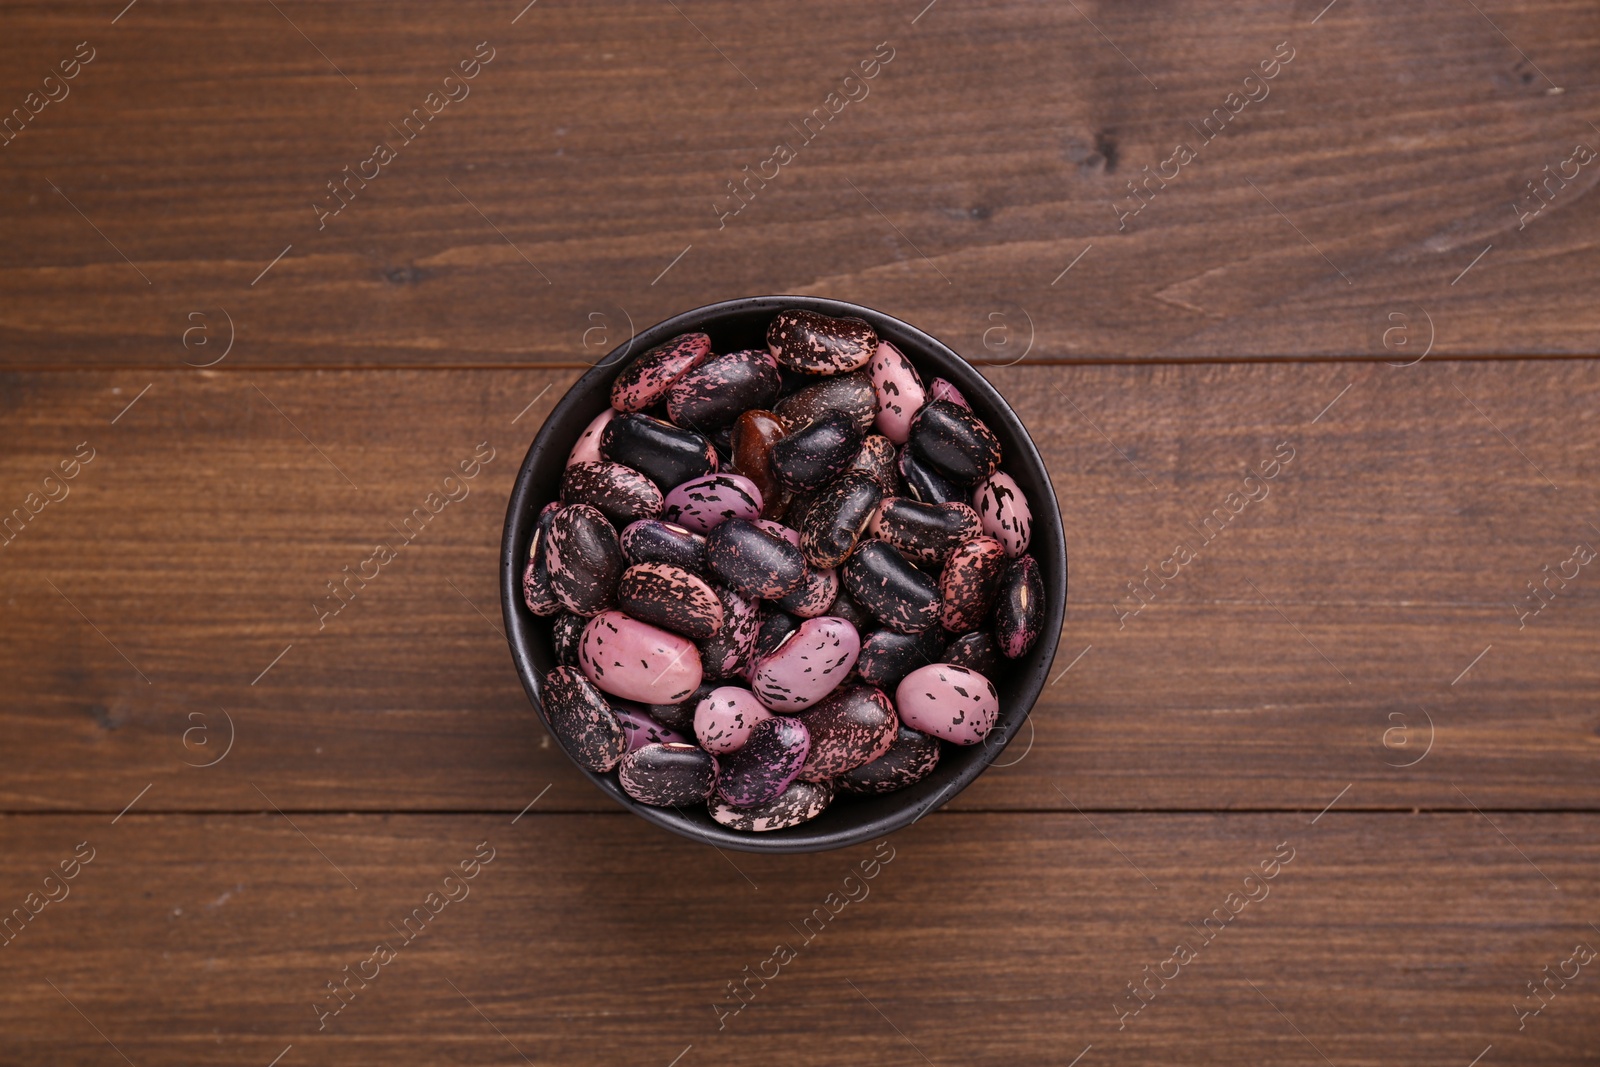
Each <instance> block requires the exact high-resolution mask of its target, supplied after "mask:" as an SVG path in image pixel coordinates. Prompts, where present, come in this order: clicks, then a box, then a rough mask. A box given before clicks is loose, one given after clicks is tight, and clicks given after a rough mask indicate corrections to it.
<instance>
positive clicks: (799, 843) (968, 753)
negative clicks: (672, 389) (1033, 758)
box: [501, 296, 1067, 852]
mask: <svg viewBox="0 0 1600 1067" xmlns="http://www.w3.org/2000/svg"><path fill="white" fill-rule="evenodd" d="M785 308H806V309H809V310H812V311H817V312H820V313H822V314H824V315H834V316H839V315H854V316H856V317H858V318H862V319H865V320H866V321H867V322H869V323H871V324H872V326H873V328H874V329H876V330H877V331H878V336H879V337H881V338H883V339H885V340H888V341H890V342H892V343H893V344H894V345H895V346H896V347H898V348H899V349H900V350H901V351H902V352H904V353H905V354H906V356H907V357H908V358H909V359H910V360H911V361H912V362H913V363H914V364H915V365H916V366H917V369H918V370H919V371H920V372H921V374H922V378H923V381H924V382H929V381H931V380H932V379H933V378H936V377H942V378H947V379H949V380H950V381H951V382H953V383H954V384H955V385H956V387H957V388H959V389H960V390H961V392H962V393H963V395H965V396H966V398H967V400H968V402H969V403H970V404H971V405H972V408H973V410H974V411H975V412H976V413H977V414H978V416H979V417H980V418H982V419H983V420H984V422H986V423H987V424H988V425H989V427H990V429H992V430H993V431H994V432H995V434H996V435H997V436H998V437H999V439H1000V443H1001V448H1002V461H1001V468H1002V469H1003V470H1004V471H1006V473H1008V474H1010V475H1011V476H1012V477H1013V478H1015V479H1016V481H1017V484H1018V485H1019V486H1020V487H1021V488H1022V491H1023V492H1024V493H1025V494H1027V497H1028V501H1029V504H1030V505H1031V507H1032V510H1033V540H1032V543H1031V546H1030V548H1029V552H1030V553H1031V554H1032V555H1033V556H1034V558H1035V559H1037V560H1038V562H1039V567H1040V571H1041V573H1042V575H1043V577H1044V586H1045V603H1046V610H1045V623H1044V628H1043V630H1042V631H1041V633H1040V636H1039V640H1038V642H1037V643H1036V644H1035V645H1034V647H1033V648H1032V649H1030V650H1029V651H1028V653H1027V655H1025V656H1023V657H1021V658H1020V659H1017V660H1010V661H1005V662H1004V663H1003V666H1002V669H1000V670H998V671H996V672H995V673H996V675H997V677H995V678H993V679H991V680H992V681H993V682H994V685H995V689H996V690H997V691H998V693H999V696H1000V719H999V721H998V722H997V723H996V725H995V728H994V730H993V731H992V732H991V733H990V735H989V737H988V738H987V739H986V740H985V741H984V743H982V744H979V745H972V746H970V747H957V746H955V745H950V744H945V745H944V746H943V749H944V751H943V754H942V755H941V757H940V761H939V766H938V767H937V768H935V769H934V771H933V773H932V774H930V775H928V777H926V778H924V779H923V780H922V781H920V782H917V783H916V784H915V785H912V786H910V787H909V788H906V789H902V790H900V791H898V792H895V793H888V794H885V795H882V796H876V797H849V796H843V795H841V796H840V797H839V798H838V799H837V800H835V801H834V803H833V804H832V805H831V806H830V807H829V808H828V810H827V811H825V812H823V813H822V814H821V815H820V816H818V817H817V818H815V819H813V820H811V821H810V822H807V823H802V824H801V825H799V826H795V827H791V828H789V829H787V830H775V831H770V832H767V833H761V834H750V833H740V832H737V831H733V830H730V829H728V828H727V827H724V826H722V825H720V824H718V823H717V822H715V821H713V820H712V818H711V816H710V815H709V814H707V812H706V811H705V810H704V809H703V808H699V809H695V810H678V809H672V808H656V807H651V806H649V805H645V804H640V803H638V802H636V801H635V800H633V799H632V798H631V797H629V796H628V795H627V794H626V793H624V792H623V791H622V788H621V787H620V786H619V785H617V783H616V781H615V778H614V776H613V775H604V774H595V773H593V772H591V771H588V770H584V773H585V774H587V775H588V776H589V777H590V779H592V780H593V781H594V783H595V784H596V785H597V786H599V787H600V789H602V790H603V791H605V792H606V793H607V794H608V795H610V796H611V797H612V799H614V800H615V801H616V802H617V803H619V804H621V805H622V806H624V807H626V808H628V809H630V810H631V811H633V812H635V813H637V814H638V815H640V816H643V817H644V818H646V819H649V820H650V821H651V822H653V823H656V824H658V825H660V826H664V827H666V828H667V829H669V830H672V831H674V832H676V833H679V834H682V835H684V836H685V837H689V838H693V839H695V840H697V841H704V842H708V843H711V844H715V845H717V846H719V847H723V848H733V849H739V850H742V851H747V852H814V851H820V850H823V849H829V848H841V847H843V846H846V845H852V844H856V843H858V842H861V841H866V840H871V839H872V838H876V837H881V836H882V835H884V834H886V833H889V832H890V831H893V830H895V829H898V828H899V827H901V826H905V825H907V824H908V823H911V822H915V821H916V820H917V819H918V818H920V817H921V816H922V814H923V813H924V812H925V811H927V810H930V809H931V808H933V807H935V806H937V805H939V804H942V803H944V802H945V801H946V800H948V799H949V798H950V797H952V796H954V795H955V794H956V793H958V792H960V791H961V789H963V788H964V787H965V786H966V785H967V783H968V782H970V781H972V779H974V778H976V777H977V776H978V774H979V773H980V772H982V770H983V769H984V768H985V767H987V766H988V765H989V764H990V763H991V762H993V761H994V759H995V757H996V756H998V755H999V753H1000V751H1001V750H1002V749H1003V748H1004V747H1005V745H1006V743H1007V742H1008V741H1010V739H1011V738H1012V737H1014V736H1015V735H1016V732H1017V730H1018V728H1019V727H1021V725H1022V724H1023V722H1024V720H1025V719H1026V718H1027V715H1028V712H1029V710H1030V709H1031V708H1032V707H1033V704H1034V701H1035V700H1036V699H1037V698H1038V695H1039V692H1040V690H1041V689H1042V688H1043V687H1044V685H1045V684H1046V682H1047V681H1048V674H1049V670H1050V665H1051V663H1052V662H1053V660H1054V658H1055V651H1056V642H1057V640H1058V639H1059V636H1060V632H1061V621H1062V618H1063V615H1064V613H1065V610H1066V601H1067V554H1066V544H1065V540H1064V537H1063V533H1062V527H1061V513H1060V510H1059V508H1058V506H1057V503H1056V496H1055V490H1054V489H1053V488H1052V487H1051V484H1050V476H1049V474H1048V472H1047V471H1046V470H1045V466H1044V461H1043V460H1041V459H1040V457H1039V453H1038V450H1037V449H1036V448H1034V445H1033V441H1032V440H1031V439H1030V438H1029V437H1028V433H1027V430H1026V429H1024V427H1023V425H1022V423H1021V421H1020V420H1019V419H1018V418H1017V417H1016V414H1015V413H1014V412H1013V411H1012V410H1011V407H1010V405H1008V404H1007V403H1006V402H1005V400H1004V399H1003V398H1001V396H1000V394H999V393H998V392H996V391H995V389H994V388H993V386H991V385H990V384H989V383H988V382H987V381H986V380H985V379H984V378H983V376H982V375H980V374H979V373H978V372H977V371H976V370H974V369H973V368H972V366H971V365H970V364H968V363H967V361H966V360H964V359H962V358H961V357H960V356H958V355H956V353H955V352H953V351H952V350H951V349H950V348H948V347H946V346H945V345H944V344H942V343H940V342H939V341H937V340H935V339H934V338H932V337H930V336H928V335H927V334H925V333H923V332H922V331H921V330H918V329H916V328H915V327H912V326H909V325H907V324H906V323H904V322H901V321H900V320H899V319H896V318H893V317H891V316H889V315H885V314H883V313H881V312H878V311H873V310H871V309H870V308H864V307H859V306H857V305H854V304H847V303H843V302H841V301H837V300H827V299H824V298H821V297H807V296H766V297H747V298H744V299H740V300H730V301H725V302H723V303H720V304H711V305H708V306H706V307H703V308H697V309H696V310H694V311H689V312H686V313H684V314H682V315H678V316H676V317H674V318H671V319H668V320H666V321H665V322H662V323H659V324H657V325H655V326H652V327H651V328H650V329H648V330H645V331H644V332H642V333H640V334H638V335H637V336H636V337H634V338H633V339H632V340H631V341H629V342H628V343H627V344H624V345H621V346H619V347H618V348H617V349H615V350H613V351H612V352H611V353H610V354H609V355H607V356H606V358H605V359H603V360H601V361H600V362H599V364H597V365H596V366H595V367H593V368H592V369H590V370H589V371H588V372H587V373H585V374H584V375H583V377H582V378H580V379H578V381H577V383H576V384H574V385H573V386H572V388H571V389H570V390H569V391H568V392H567V395H566V396H565V397H563V398H562V400H561V401H560V403H558V404H557V405H556V407H555V409H554V410H553V411H552V412H551V413H550V416H549V418H548V419H546V421H545V424H544V426H543V428H541V429H540V431H539V433H538V435H537V436H536V437H535V438H534V440H533V444H532V445H531V446H529V449H528V455H527V457H526V458H525V459H524V460H523V463H522V469H521V471H520V473H519V474H518V475H517V482H516V485H515V487H514V488H513V490H512V493H511V500H510V503H509V505H508V509H507V513H506V528H505V534H504V538H503V541H502V544H501V602H502V608H503V611H504V613H505V620H506V632H507V636H508V637H509V639H510V643H511V653H512V656H513V658H514V659H515V660H516V664H517V671H518V673H519V674H520V675H521V676H522V684H523V686H524V688H526V689H527V691H528V696H529V698H530V699H531V700H532V701H533V703H534V705H535V706H536V707H538V708H539V709H540V713H541V715H542V714H543V702H542V700H541V696H540V688H541V679H543V677H544V675H545V673H546V672H547V671H549V670H550V669H551V668H552V667H554V666H555V655H554V652H553V650H552V648H551V644H550V621H549V620H547V619H542V618H539V617H537V616H535V615H533V614H532V613H531V612H529V611H528V609H527V606H526V605H525V604H524V603H523V601H522V571H523V569H524V567H525V565H526V561H527V558H528V543H529V541H530V540H531V538H532V535H533V527H534V520H535V518H536V516H537V514H538V511H539V509H540V508H541V507H542V506H543V505H544V504H545V503H547V502H548V501H550V500H553V499H555V497H556V495H557V492H558V490H559V488H560V481H561V474H562V471H563V469H564V467H565V464H566V460H567V454H568V453H569V452H570V451H571V449H572V445H573V443H574V442H575V441H576V440H577V438H578V435H579V434H580V433H581V432H582V431H583V429H584V427H585V426H587V425H588V423H589V422H590V421H591V420H592V419H593V418H594V417H595V416H596V415H598V414H600V412H602V411H603V410H605V408H606V407H607V406H608V405H609V404H610V393H611V383H612V381H613V380H614V379H615V378H616V376H617V374H618V372H619V371H620V370H621V369H622V367H623V366H625V365H626V364H627V363H628V361H629V360H630V359H632V358H633V357H634V356H637V355H639V354H641V353H643V352H646V351H648V350H649V349H650V348H652V347H654V346H655V345H658V344H660V343H662V342H663V341H666V340H668V339H670V338H672V337H676V336H677V335H678V334H682V333H692V332H697V331H698V332H702V333H706V334H709V335H710V336H711V343H712V350H713V351H716V352H727V351H733V350H737V349H745V348H764V347H765V346H766V331H767V325H768V323H770V322H771V321H772V318H773V316H774V315H776V314H777V313H778V312H779V311H781V310H783V309H785ZM580 769H582V768H580Z"/></svg>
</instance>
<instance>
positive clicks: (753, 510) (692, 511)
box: [661, 474, 761, 533]
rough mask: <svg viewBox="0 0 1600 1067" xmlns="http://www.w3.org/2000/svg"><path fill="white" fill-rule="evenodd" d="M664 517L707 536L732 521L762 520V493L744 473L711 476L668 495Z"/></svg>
mask: <svg viewBox="0 0 1600 1067" xmlns="http://www.w3.org/2000/svg"><path fill="white" fill-rule="evenodd" d="M661 517H662V518H664V519H666V520H667V521H668V522H675V523H677V524H678V525H679V526H685V527H688V528H689V529H690V530H693V531H694V532H695V533H705V532H706V531H708V530H710V529H712V528H714V527H717V526H720V525H722V524H723V523H725V522H727V521H728V520H729V519H750V520H755V519H759V518H760V517H761V490H760V489H757V488H756V483H755V482H752V481H751V480H750V479H749V478H746V477H745V476H744V475H742V474H708V475H706V476H705V477H703V478H695V479H693V480H692V481H687V482H684V483H683V484H682V485H680V486H676V487H675V488H674V489H673V490H672V492H670V493H668V494H667V498H666V501H665V504H664V506H663V508H662V512H661Z"/></svg>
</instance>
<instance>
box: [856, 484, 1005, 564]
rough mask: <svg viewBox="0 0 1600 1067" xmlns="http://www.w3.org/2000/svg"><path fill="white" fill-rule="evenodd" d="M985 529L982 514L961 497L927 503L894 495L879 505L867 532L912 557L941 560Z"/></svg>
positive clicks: (931, 560)
mask: <svg viewBox="0 0 1600 1067" xmlns="http://www.w3.org/2000/svg"><path fill="white" fill-rule="evenodd" d="M982 529H983V524H982V523H980V522H979V521H978V513H977V512H976V511H973V510H972V509H971V508H970V507H968V506H967V505H965V504H963V503H961V502H960V501H959V500H952V501H949V502H948V503H945V504H923V503H921V502H920V501H916V500H912V499H910V498H908V497H903V496H891V497H887V498H885V499H884V501H883V503H881V504H879V505H878V514H877V515H876V516H875V517H874V518H873V520H872V524H871V525H870V526H868V527H867V532H868V533H870V534H871V535H872V536H873V537H879V538H882V539H883V540H885V541H887V542H889V544H891V545H893V546H894V547H895V548H897V549H899V550H900V553H901V555H903V556H906V557H907V558H908V559H912V560H915V561H916V562H918V563H939V562H942V561H943V560H944V559H945V558H946V557H947V556H949V555H950V553H951V552H953V551H955V550H956V548H957V547H958V546H960V545H961V543H962V542H964V541H967V540H969V539H971V538H973V537H976V536H978V532H979V531H980V530H982Z"/></svg>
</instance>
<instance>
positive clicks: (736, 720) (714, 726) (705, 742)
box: [694, 685, 772, 756]
mask: <svg viewBox="0 0 1600 1067" xmlns="http://www.w3.org/2000/svg"><path fill="white" fill-rule="evenodd" d="M770 718H772V712H770V711H768V710H767V709H766V708H765V707H763V706H762V704H761V701H759V700H757V699H756V695H755V694H754V693H752V692H750V690H748V689H745V688H743V687H742V686H737V685H725V686H722V687H721V688H718V689H713V690H712V691H711V692H709V693H707V694H706V696H705V698H704V699H703V700H701V701H700V703H699V704H696V705H695V709H694V736H695V740H697V741H699V742H700V747H701V748H703V749H705V750H706V751H707V752H710V753H712V754H714V755H717V756H721V755H725V754H726V753H729V752H737V751H739V750H740V749H741V748H743V747H744V743H745V742H746V741H748V740H749V739H750V731H751V729H753V728H754V727H755V724H756V723H758V722H760V721H761V720H762V719H770Z"/></svg>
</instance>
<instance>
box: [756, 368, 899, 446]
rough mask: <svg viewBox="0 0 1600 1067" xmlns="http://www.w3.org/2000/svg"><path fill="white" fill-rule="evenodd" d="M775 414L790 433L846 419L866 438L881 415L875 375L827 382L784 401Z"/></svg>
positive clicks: (846, 376) (858, 374)
mask: <svg viewBox="0 0 1600 1067" xmlns="http://www.w3.org/2000/svg"><path fill="white" fill-rule="evenodd" d="M773 413H774V414H776V415H777V416H778V418H780V419H782V420H783V426H784V429H785V430H787V431H788V432H789V433H798V432H799V431H801V430H803V429H805V428H806V427H808V426H811V425H812V424H814V423H816V422H819V421H821V420H822V419H827V418H833V417H834V416H843V417H844V418H846V419H848V420H849V421H850V423H851V424H852V425H853V426H854V427H855V428H856V432H857V433H860V434H865V433H866V432H867V431H868V430H870V429H871V428H872V423H873V420H874V419H875V418H876V417H877V413H878V400H877V394H876V393H874V391H873V388H872V375H870V374H868V373H867V372H866V371H857V372H856V373H855V374H840V375H837V376H836V377H832V378H824V379H822V380H821V381H820V382H817V383H816V384H815V385H808V386H806V387H805V388H803V389H801V390H800V391H799V392H796V393H791V394H789V395H788V396H787V397H784V399H783V400H782V401H781V402H780V403H779V404H778V405H777V407H775V408H774V409H773Z"/></svg>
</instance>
